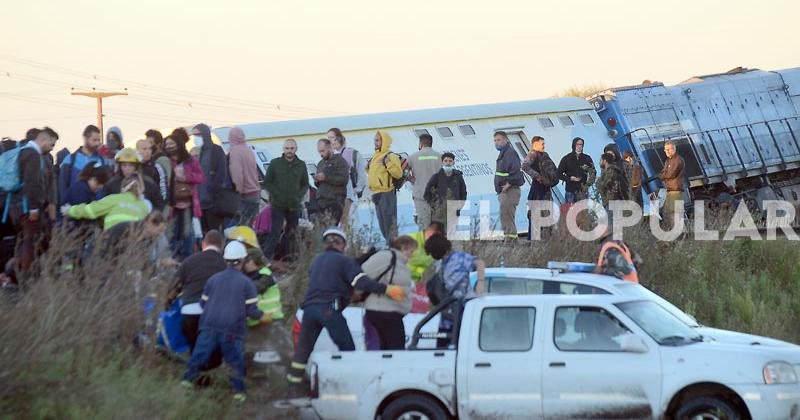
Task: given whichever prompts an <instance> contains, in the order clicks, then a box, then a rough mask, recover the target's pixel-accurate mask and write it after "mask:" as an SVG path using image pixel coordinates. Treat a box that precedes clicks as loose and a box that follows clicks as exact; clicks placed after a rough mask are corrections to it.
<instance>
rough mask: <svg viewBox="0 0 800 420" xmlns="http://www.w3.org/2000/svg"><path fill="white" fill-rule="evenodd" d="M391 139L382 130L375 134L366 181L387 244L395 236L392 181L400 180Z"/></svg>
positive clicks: (395, 206) (395, 212) (400, 174)
mask: <svg viewBox="0 0 800 420" xmlns="http://www.w3.org/2000/svg"><path fill="white" fill-rule="evenodd" d="M391 147H392V137H391V136H390V135H389V133H387V132H386V131H384V130H378V132H377V133H375V154H374V155H373V156H372V159H371V160H370V162H369V164H368V166H367V181H368V186H369V189H370V190H371V191H372V202H373V203H375V213H376V214H377V215H378V225H379V226H380V228H381V234H382V235H383V238H384V239H385V240H386V242H387V243H388V242H389V241H391V240H392V239H394V238H395V237H396V236H397V191H395V188H394V182H393V181H394V180H395V179H399V178H402V176H403V168H402V167H401V166H400V157H399V156H398V155H397V154H395V153H392V152H391Z"/></svg>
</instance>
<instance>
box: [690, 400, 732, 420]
mask: <svg viewBox="0 0 800 420" xmlns="http://www.w3.org/2000/svg"><path fill="white" fill-rule="evenodd" d="M741 418H742V416H741V415H739V413H737V412H736V410H735V409H734V408H733V407H732V406H731V404H730V403H729V402H727V401H725V400H723V399H720V398H716V397H698V398H692V399H691V400H689V401H686V402H685V403H683V404H681V406H680V408H678V411H677V412H676V413H675V419H676V420H741Z"/></svg>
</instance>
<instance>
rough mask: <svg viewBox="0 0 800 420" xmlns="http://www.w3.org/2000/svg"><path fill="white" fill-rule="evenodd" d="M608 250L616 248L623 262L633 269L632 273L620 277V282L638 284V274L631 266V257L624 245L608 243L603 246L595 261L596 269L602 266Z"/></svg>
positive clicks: (632, 265)
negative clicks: (623, 259) (623, 258)
mask: <svg viewBox="0 0 800 420" xmlns="http://www.w3.org/2000/svg"><path fill="white" fill-rule="evenodd" d="M610 248H616V249H617V250H618V251H619V252H621V253H622V256H623V257H625V261H627V262H628V264H630V266H631V267H633V271H631V272H630V273H628V274H626V275H624V276H622V280H627V281H630V282H633V283H637V284H638V283H639V274H638V273H637V272H636V266H635V265H634V264H633V257H632V256H631V251H630V249H628V247H627V246H626V245H625V244H618V243H616V242H614V241H608V242H606V243H604V244H603V247H602V248H600V258H599V259H598V260H597V267H602V266H603V261H604V260H605V258H606V251H608V250H609V249H610Z"/></svg>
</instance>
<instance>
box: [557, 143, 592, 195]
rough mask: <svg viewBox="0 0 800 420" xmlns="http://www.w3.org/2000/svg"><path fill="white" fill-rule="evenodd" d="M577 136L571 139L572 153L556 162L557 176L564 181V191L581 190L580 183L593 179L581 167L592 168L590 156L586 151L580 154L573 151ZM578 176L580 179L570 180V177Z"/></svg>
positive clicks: (589, 181)
mask: <svg viewBox="0 0 800 420" xmlns="http://www.w3.org/2000/svg"><path fill="white" fill-rule="evenodd" d="M577 142H578V138H577V137H576V138H575V139H573V140H572V153H569V154H567V155H565V156H564V157H563V158H561V162H559V163H558V178H559V179H561V180H562V181H564V182H565V183H566V186H565V188H564V189H565V191H566V192H570V193H574V192H580V191H581V185H583V184H586V183H591V182H593V180H591V179H589V178H590V177H589V172H588V171H585V170H583V169H582V167H587V168H594V162H593V161H592V157H591V156H589V155H587V154H586V153H581V154H580V155H578V154H576V153H575V143H577ZM573 176H574V177H578V178H580V179H581V180H580V181H570V180H569V178H570V177H573Z"/></svg>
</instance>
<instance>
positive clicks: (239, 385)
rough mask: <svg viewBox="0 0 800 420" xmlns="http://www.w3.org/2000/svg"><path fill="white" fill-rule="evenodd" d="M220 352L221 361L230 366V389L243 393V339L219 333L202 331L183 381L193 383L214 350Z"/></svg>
mask: <svg viewBox="0 0 800 420" xmlns="http://www.w3.org/2000/svg"><path fill="white" fill-rule="evenodd" d="M217 349H219V350H221V351H222V359H223V360H224V361H225V363H226V364H227V365H228V366H230V368H231V371H232V372H233V374H232V375H231V387H232V388H233V390H234V391H235V392H237V393H243V392H244V338H243V337H237V336H235V335H232V334H225V333H223V332H219V331H213V330H202V331H200V336H199V337H197V343H196V344H195V346H194V350H193V351H192V358H191V359H189V367H188V369H186V373H184V374H183V379H184V380H187V381H190V382H194V381H195V380H196V379H197V377H198V376H200V372H201V371H202V370H203V367H204V366H206V364H207V363H208V361H209V360H210V359H211V356H212V355H213V354H214V351H215V350H217Z"/></svg>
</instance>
